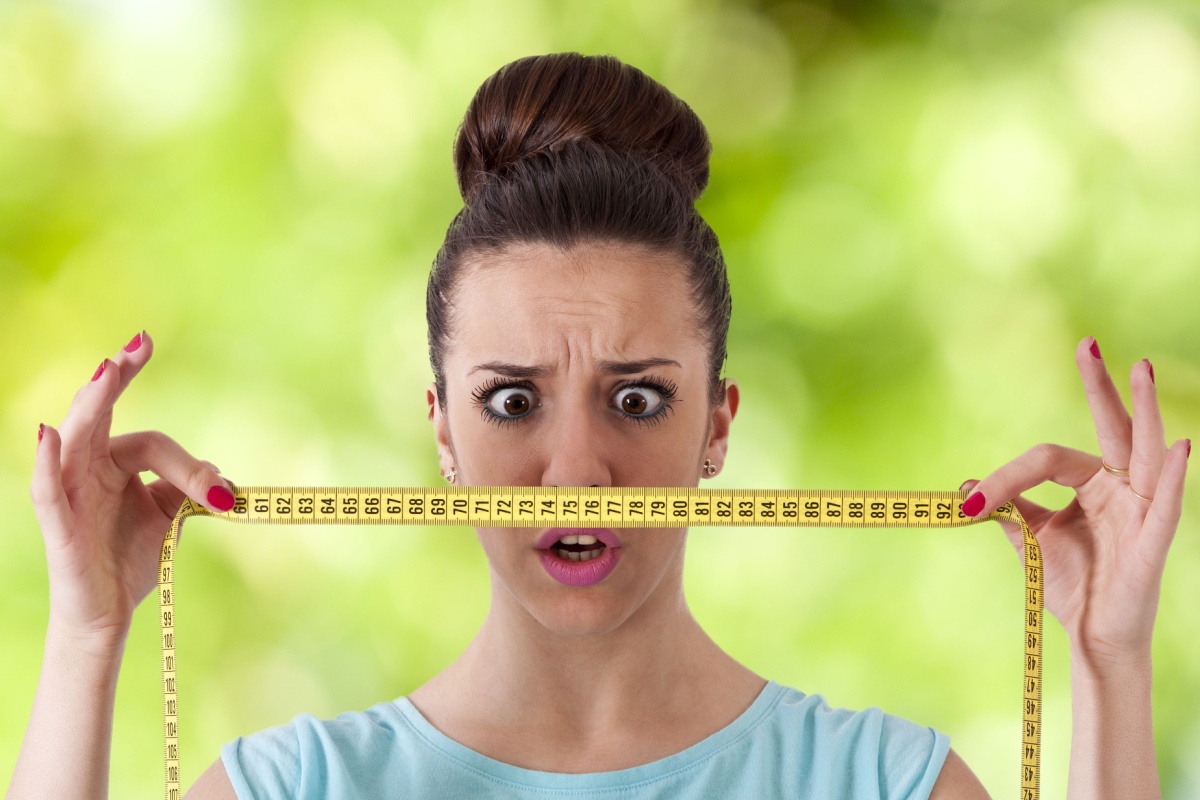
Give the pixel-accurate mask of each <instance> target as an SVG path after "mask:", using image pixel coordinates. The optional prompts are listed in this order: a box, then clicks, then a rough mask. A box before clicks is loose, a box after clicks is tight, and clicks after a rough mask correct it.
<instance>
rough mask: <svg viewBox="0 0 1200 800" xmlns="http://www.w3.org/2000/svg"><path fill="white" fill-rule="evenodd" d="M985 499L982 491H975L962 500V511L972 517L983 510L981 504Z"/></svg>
mask: <svg viewBox="0 0 1200 800" xmlns="http://www.w3.org/2000/svg"><path fill="white" fill-rule="evenodd" d="M986 502H987V500H986V499H985V498H984V496H983V492H975V494H973V495H971V496H970V497H968V498H967V499H966V500H965V501H964V502H963V513H964V514H966V515H967V516H968V517H974V516H977V515H978V514H979V512H980V511H983V504H984V503H986Z"/></svg>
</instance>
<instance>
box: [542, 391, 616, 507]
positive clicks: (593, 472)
mask: <svg viewBox="0 0 1200 800" xmlns="http://www.w3.org/2000/svg"><path fill="white" fill-rule="evenodd" d="M553 414H554V417H555V419H554V420H553V424H552V425H551V426H549V427H550V431H549V432H548V435H547V437H546V438H545V439H544V440H543V442H542V446H543V447H544V448H545V453H544V456H543V457H544V459H545V468H544V469H543V472H542V485H543V486H611V485H612V471H611V469H610V468H609V464H608V458H607V456H606V449H605V443H604V440H603V431H602V427H603V425H604V422H605V421H604V420H603V419H601V418H600V413H599V412H597V410H596V409H595V408H594V407H593V406H592V405H591V404H590V403H589V402H587V401H585V400H584V399H583V398H573V399H571V400H565V399H564V400H563V401H562V402H560V403H558V404H557V405H556V407H555V408H554V411H553Z"/></svg>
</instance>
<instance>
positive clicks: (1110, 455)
mask: <svg viewBox="0 0 1200 800" xmlns="http://www.w3.org/2000/svg"><path fill="white" fill-rule="evenodd" d="M1075 365H1076V366H1077V367H1078V368H1079V376H1080V377H1081V378H1082V379H1083V389H1084V392H1085V393H1086V394H1087V402H1088V408H1089V409H1091V412H1092V421H1093V422H1094V423H1095V424H1096V441H1097V442H1099V444H1100V454H1101V455H1102V456H1104V460H1105V461H1106V462H1108V465H1109V466H1110V467H1114V468H1115V469H1128V467H1129V454H1130V452H1131V450H1132V447H1133V444H1132V442H1133V420H1132V419H1131V418H1130V416H1129V412H1128V411H1127V410H1126V409H1125V403H1124V402H1123V401H1122V400H1121V395H1120V394H1119V393H1118V392H1117V387H1116V385H1115V384H1114V383H1113V380H1112V376H1111V375H1109V374H1108V367H1107V366H1105V364H1104V360H1103V359H1102V358H1101V356H1100V345H1098V344H1096V340H1095V339H1094V338H1092V337H1091V336H1088V337H1087V338H1085V339H1084V340H1083V341H1081V342H1080V343H1079V346H1078V347H1076V348H1075Z"/></svg>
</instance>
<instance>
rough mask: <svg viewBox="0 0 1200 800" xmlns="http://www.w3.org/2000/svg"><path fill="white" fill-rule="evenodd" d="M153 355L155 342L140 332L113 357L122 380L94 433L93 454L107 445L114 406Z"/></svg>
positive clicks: (146, 334) (143, 332)
mask: <svg viewBox="0 0 1200 800" xmlns="http://www.w3.org/2000/svg"><path fill="white" fill-rule="evenodd" d="M153 353H154V342H153V341H151V339H150V335H149V334H148V333H146V332H145V331H140V332H138V333H137V334H136V335H135V336H134V337H133V338H132V339H130V340H129V343H128V344H126V345H125V346H124V347H122V348H121V349H120V350H118V351H117V354H116V355H115V356H113V358H112V361H113V363H115V364H116V365H117V366H118V367H119V368H120V369H119V370H118V371H117V374H118V375H119V376H120V380H118V381H117V385H116V388H115V390H113V394H112V396H111V397H110V398H109V403H108V408H107V409H105V411H104V412H103V413H102V414H101V415H100V419H99V420H98V421H97V423H96V428H95V430H94V431H93V433H92V450H93V452H100V450H101V448H103V447H105V446H106V445H107V443H108V437H109V434H110V433H111V431H112V411H113V406H115V405H116V404H117V400H118V399H120V397H121V395H122V394H124V392H125V389H127V388H128V387H129V384H130V383H131V382H132V381H133V379H134V378H135V377H137V374H138V373H139V372H141V371H142V367H144V366H146V362H147V361H149V360H150V356H151V355H152V354H153Z"/></svg>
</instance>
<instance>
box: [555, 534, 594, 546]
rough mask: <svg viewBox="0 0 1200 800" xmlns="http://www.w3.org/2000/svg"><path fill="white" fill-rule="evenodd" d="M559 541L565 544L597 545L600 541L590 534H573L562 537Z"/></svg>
mask: <svg viewBox="0 0 1200 800" xmlns="http://www.w3.org/2000/svg"><path fill="white" fill-rule="evenodd" d="M559 541H560V542H562V543H563V544H595V543H596V542H598V541H600V540H599V539H597V538H596V537H595V536H592V535H591V534H590V533H580V534H575V533H572V534H571V535H570V536H564V537H562V538H561V539H559Z"/></svg>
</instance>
